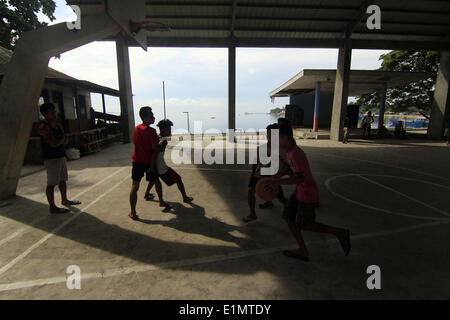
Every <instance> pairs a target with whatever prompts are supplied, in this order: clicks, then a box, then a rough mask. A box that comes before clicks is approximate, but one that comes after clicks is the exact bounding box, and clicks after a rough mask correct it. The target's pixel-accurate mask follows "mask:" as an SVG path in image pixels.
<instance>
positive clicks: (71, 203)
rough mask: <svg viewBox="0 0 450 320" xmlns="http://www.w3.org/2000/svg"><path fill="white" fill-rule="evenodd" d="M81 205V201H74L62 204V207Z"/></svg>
mask: <svg viewBox="0 0 450 320" xmlns="http://www.w3.org/2000/svg"><path fill="white" fill-rule="evenodd" d="M80 204H81V201H78V200H72V201H70V200H69V201H67V202H62V205H64V206H77V205H80Z"/></svg>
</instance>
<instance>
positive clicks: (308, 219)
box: [273, 126, 351, 261]
mask: <svg viewBox="0 0 450 320" xmlns="http://www.w3.org/2000/svg"><path fill="white" fill-rule="evenodd" d="M279 130H280V131H279V134H280V148H281V149H283V150H284V151H285V152H286V158H287V159H288V162H289V165H290V167H291V169H292V172H293V175H292V176H291V177H289V178H281V179H280V178H276V177H274V178H273V181H274V183H277V184H287V185H295V186H296V187H295V192H294V194H292V196H291V197H290V198H289V201H288V203H287V204H286V206H285V208H284V210H283V218H284V220H285V221H286V223H287V224H288V226H289V229H290V231H291V232H292V235H293V236H294V238H295V239H296V240H297V243H298V246H299V248H298V249H297V250H285V251H284V252H283V254H284V255H286V256H288V257H292V258H297V259H300V260H303V261H308V260H309V253H308V249H307V248H306V246H305V242H304V241H303V237H302V230H307V231H313V232H323V233H329V234H332V235H334V236H336V237H337V238H338V240H339V242H340V244H341V246H342V248H343V250H344V253H345V255H348V254H349V253H350V248H351V246H350V232H349V230H346V229H342V228H335V227H332V226H328V225H325V224H322V223H319V222H316V214H315V208H316V207H318V206H319V189H318V188H317V184H316V182H315V181H314V178H313V176H312V173H311V169H310V167H309V163H308V159H307V158H306V155H305V153H304V152H303V150H302V149H300V148H299V147H298V146H297V144H296V143H295V140H294V137H293V134H292V128H291V127H290V126H280V129H279Z"/></svg>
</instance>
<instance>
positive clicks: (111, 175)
mask: <svg viewBox="0 0 450 320" xmlns="http://www.w3.org/2000/svg"><path fill="white" fill-rule="evenodd" d="M127 168H129V167H124V168H120V169H119V170H117V171H115V172H113V173H112V174H110V175H109V176H107V177H105V178H103V179H102V180H100V181H98V182H97V183H95V184H93V185H92V186H90V187H88V188H87V189H85V190H83V191H81V192H80V193H78V194H76V195H75V196H73V198H74V199H77V198H78V197H81V196H82V195H83V194H85V193H87V192H89V191H91V190H92V189H94V188H96V187H98V186H99V185H101V184H102V183H104V182H105V181H107V180H109V179H110V178H112V177H114V176H115V175H117V174H118V173H119V172H121V171H123V170H125V169H127ZM6 218H7V217H6ZM47 218H48V217H41V218H37V219H35V220H33V221H31V223H29V224H28V225H27V226H26V227H23V228H20V229H19V230H16V231H15V232H13V233H12V234H10V235H9V236H7V237H6V238H4V239H2V240H0V247H1V246H2V245H4V244H5V243H7V242H8V241H11V240H12V239H14V238H15V237H17V236H20V235H21V234H22V233H24V232H25V231H27V230H28V229H30V228H32V227H34V226H35V225H36V224H37V223H39V222H41V221H43V220H45V219H47ZM8 219H9V218H8Z"/></svg>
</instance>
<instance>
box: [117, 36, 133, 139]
mask: <svg viewBox="0 0 450 320" xmlns="http://www.w3.org/2000/svg"><path fill="white" fill-rule="evenodd" d="M116 53H117V72H118V74H119V91H120V126H121V128H122V133H123V143H130V142H131V141H132V140H133V133H134V108H133V92H132V88H131V70H130V55H129V52H128V46H127V45H126V43H125V39H124V38H123V36H121V35H119V36H118V37H117V38H116Z"/></svg>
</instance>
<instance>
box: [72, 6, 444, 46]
mask: <svg viewBox="0 0 450 320" xmlns="http://www.w3.org/2000/svg"><path fill="white" fill-rule="evenodd" d="M142 1H143V0H142ZM66 2H67V3H68V4H74V5H80V6H81V11H82V12H83V13H84V14H89V13H90V12H98V11H99V10H105V9H104V8H105V0H83V1H79V0H66ZM137 2H138V1H137ZM137 2H136V3H137ZM129 3H130V5H131V4H132V2H131V1H130V2H129ZM127 4H128V3H127ZM371 4H376V5H378V6H379V7H380V9H381V29H373V30H369V29H368V27H367V19H368V17H370V14H367V13H366V10H367V8H368V6H369V5H371ZM145 18H146V19H148V20H151V21H154V22H158V23H163V24H165V25H167V26H169V27H170V28H171V31H169V32H149V33H148V45H149V46H150V47H152V46H169V47H170V46H179V47H180V46H194V47H195V46H199V47H201V46H205V47H226V46H229V45H236V46H241V47H315V48H325V47H328V48H336V47H339V46H341V45H342V43H343V40H344V39H350V40H352V46H353V48H357V49H415V48H422V49H427V48H430V49H431V48H433V49H436V50H437V49H438V48H441V49H443V48H447V49H448V48H450V42H449V40H450V37H449V36H450V1H446V0H396V1H392V0H377V1H370V0H339V1H337V0H146V1H145ZM130 44H131V43H130ZM132 45H136V44H132Z"/></svg>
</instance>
